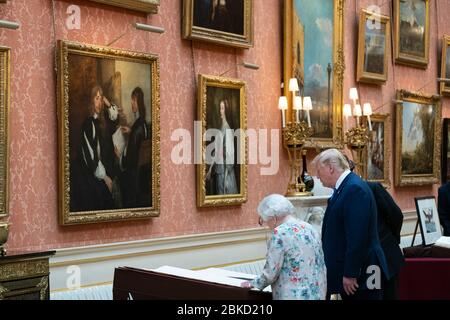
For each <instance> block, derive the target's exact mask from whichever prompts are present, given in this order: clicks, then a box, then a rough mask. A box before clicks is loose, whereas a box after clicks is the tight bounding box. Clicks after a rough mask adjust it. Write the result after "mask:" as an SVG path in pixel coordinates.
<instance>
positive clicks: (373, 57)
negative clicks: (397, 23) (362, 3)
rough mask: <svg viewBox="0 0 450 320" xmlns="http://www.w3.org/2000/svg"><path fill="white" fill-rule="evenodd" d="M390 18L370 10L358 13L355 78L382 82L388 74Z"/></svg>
mask: <svg viewBox="0 0 450 320" xmlns="http://www.w3.org/2000/svg"><path fill="white" fill-rule="evenodd" d="M390 34H391V32H390V19H389V17H387V16H383V15H380V14H376V13H374V12H371V11H367V10H361V13H360V15H359V39H358V63H357V73H356V80H357V81H359V82H367V83H374V84H383V83H385V82H386V80H387V75H388V56H389V48H390V42H391V40H390Z"/></svg>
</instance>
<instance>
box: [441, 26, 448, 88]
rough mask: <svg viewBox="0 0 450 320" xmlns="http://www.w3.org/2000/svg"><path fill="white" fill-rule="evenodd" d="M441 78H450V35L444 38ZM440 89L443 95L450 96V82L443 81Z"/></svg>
mask: <svg viewBox="0 0 450 320" xmlns="http://www.w3.org/2000/svg"><path fill="white" fill-rule="evenodd" d="M441 78H443V79H450V36H448V35H445V36H444V38H443V39H442V59H441ZM439 89H440V93H441V95H444V96H450V82H444V81H443V82H441V83H440V85H439Z"/></svg>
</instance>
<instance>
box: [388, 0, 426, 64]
mask: <svg viewBox="0 0 450 320" xmlns="http://www.w3.org/2000/svg"><path fill="white" fill-rule="evenodd" d="M400 1H401V0H394V40H395V41H394V54H395V62H396V63H398V64H403V65H407V66H411V67H416V68H422V69H426V68H427V66H428V62H429V51H430V10H429V8H430V3H429V0H421V1H422V2H424V3H425V12H424V14H425V26H424V28H425V30H424V36H425V39H424V41H423V44H424V52H423V56H420V55H415V54H412V53H407V52H402V51H401V49H400V42H401V37H402V35H401V34H400V32H401V30H400V29H401V22H400V14H401V12H400Z"/></svg>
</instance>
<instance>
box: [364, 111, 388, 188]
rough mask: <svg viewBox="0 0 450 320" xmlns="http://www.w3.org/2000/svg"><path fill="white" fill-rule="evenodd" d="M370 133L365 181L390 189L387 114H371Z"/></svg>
mask: <svg viewBox="0 0 450 320" xmlns="http://www.w3.org/2000/svg"><path fill="white" fill-rule="evenodd" d="M370 120H371V122H372V131H371V132H370V135H369V137H370V139H369V143H368V145H367V155H366V159H367V166H366V168H367V175H366V177H367V180H368V181H375V182H380V183H381V184H383V185H384V186H385V187H390V185H391V182H390V178H389V162H390V157H391V148H390V136H391V126H390V122H389V115H388V114H373V115H372V116H371V117H370Z"/></svg>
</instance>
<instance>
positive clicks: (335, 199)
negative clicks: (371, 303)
mask: <svg viewBox="0 0 450 320" xmlns="http://www.w3.org/2000/svg"><path fill="white" fill-rule="evenodd" d="M313 165H314V166H315V167H316V169H317V176H318V178H319V179H320V181H321V182H322V184H323V185H324V186H325V187H328V188H333V189H334V193H333V195H332V196H331V198H330V199H329V201H328V206H327V210H326V211H325V216H324V219H323V224H322V247H323V252H324V256H325V264H326V266H327V287H328V293H329V294H336V293H339V294H340V295H341V298H342V299H344V300H347V299H355V300H357V299H359V300H362V299H371V300H375V299H381V298H382V289H381V282H382V279H383V276H386V277H388V273H387V264H386V259H385V256H384V253H383V250H382V248H381V246H380V241H379V239H378V230H377V208H376V203H375V199H374V196H373V194H372V192H371V191H370V189H369V186H368V185H367V184H366V183H365V182H364V181H363V180H361V178H360V177H358V176H357V175H356V174H354V173H353V172H350V170H349V165H348V162H347V160H346V159H345V158H344V156H343V155H342V153H340V152H339V151H338V150H337V149H328V150H325V151H323V152H321V153H320V154H319V155H318V156H317V157H316V158H315V159H314V161H313Z"/></svg>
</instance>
